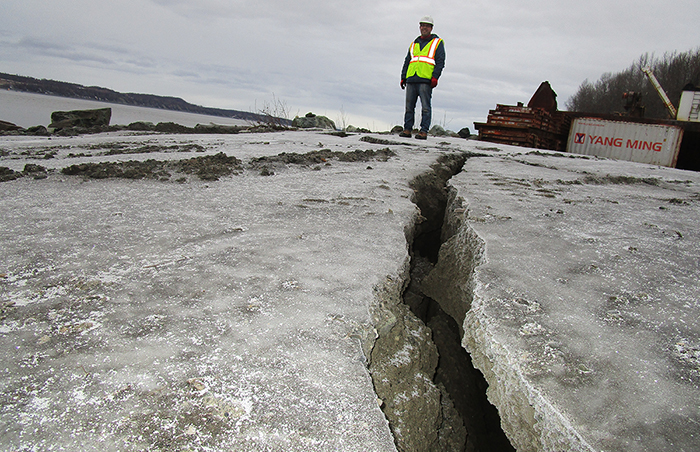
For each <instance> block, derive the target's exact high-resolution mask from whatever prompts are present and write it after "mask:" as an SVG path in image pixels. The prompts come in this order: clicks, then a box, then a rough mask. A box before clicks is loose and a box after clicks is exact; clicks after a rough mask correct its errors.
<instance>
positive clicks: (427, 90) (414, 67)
mask: <svg viewBox="0 0 700 452" xmlns="http://www.w3.org/2000/svg"><path fill="white" fill-rule="evenodd" d="M444 67H445V43H444V42H443V40H442V39H440V38H439V37H438V36H437V35H434V34H433V18H432V17H430V16H424V17H422V18H421V20H420V36H418V37H417V38H416V40H415V41H413V42H412V43H411V46H410V47H409V49H408V54H407V55H406V59H405V60H404V62H403V68H402V69H401V89H405V90H406V114H405V116H404V123H403V132H401V133H400V134H399V136H401V137H410V136H411V131H412V130H413V124H414V122H415V120H416V115H415V109H416V101H417V100H418V98H419V97H420V103H421V121H420V132H418V133H417V134H416V138H418V139H419V140H425V139H427V138H428V130H429V129H430V119H431V116H432V108H431V105H430V100H431V98H432V96H433V88H435V87H436V86H437V83H438V79H439V78H440V75H441V74H442V69H443V68H444Z"/></svg>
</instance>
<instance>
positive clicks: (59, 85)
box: [0, 72, 264, 121]
mask: <svg viewBox="0 0 700 452" xmlns="http://www.w3.org/2000/svg"><path fill="white" fill-rule="evenodd" d="M0 89H4V90H7V91H15V92H25V93H34V94H44V95H51V96H58V97H65V98H70V99H82V100H91V101H99V102H108V103H113V104H122V105H128V106H134V107H146V108H156V109H161V110H168V111H176V112H183V113H195V114H200V115H208V116H218V117H223V118H234V119H242V120H246V121H260V120H262V119H264V115H261V114H257V113H251V112H246V111H240V110H226V109H221V108H213V107H203V106H200V105H195V104H191V103H189V102H187V101H185V100H184V99H181V98H179V97H169V96H158V95H155V94H139V93H120V92H118V91H114V90H111V89H109V88H103V87H99V86H83V85H79V84H76V83H68V82H61V81H56V80H47V79H36V78H33V77H25V76H21V75H12V74H6V73H1V72H0Z"/></svg>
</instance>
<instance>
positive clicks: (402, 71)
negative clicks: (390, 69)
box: [401, 47, 411, 80]
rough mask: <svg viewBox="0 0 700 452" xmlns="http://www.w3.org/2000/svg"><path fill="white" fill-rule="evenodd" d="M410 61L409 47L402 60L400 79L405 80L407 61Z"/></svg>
mask: <svg viewBox="0 0 700 452" xmlns="http://www.w3.org/2000/svg"><path fill="white" fill-rule="evenodd" d="M410 62H411V49H410V47H409V49H408V52H406V58H404V60H403V68H401V80H406V73H407V72H408V63H410Z"/></svg>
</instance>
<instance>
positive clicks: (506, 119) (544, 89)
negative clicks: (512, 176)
mask: <svg viewBox="0 0 700 452" xmlns="http://www.w3.org/2000/svg"><path fill="white" fill-rule="evenodd" d="M556 96H557V94H556V93H555V92H554V91H553V90H552V88H551V86H550V85H549V82H546V81H545V82H542V84H541V85H540V87H539V88H538V89H537V91H536V92H535V94H534V95H533V96H532V98H531V99H530V102H529V103H528V105H527V107H526V106H524V105H523V104H522V103H518V105H501V104H498V105H496V109H495V110H490V111H489V115H488V118H487V120H486V122H485V123H481V122H477V123H474V126H475V127H476V129H477V130H478V131H479V139H480V140H483V141H490V142H493V143H500V144H510V145H514V146H524V147H531V148H537V149H551V150H555V151H563V150H565V149H566V141H567V139H568V134H569V128H570V126H571V118H570V117H569V116H568V115H567V114H566V113H565V112H560V111H558V110H557V101H556Z"/></svg>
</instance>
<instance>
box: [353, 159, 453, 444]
mask: <svg viewBox="0 0 700 452" xmlns="http://www.w3.org/2000/svg"><path fill="white" fill-rule="evenodd" d="M465 160H466V155H465V154H463V153H459V154H442V155H441V156H440V157H439V158H438V160H437V161H436V163H435V164H433V165H431V169H430V170H428V171H426V172H424V173H422V174H420V175H418V176H417V177H416V178H415V179H413V180H412V181H411V182H410V183H409V185H410V186H411V188H413V190H414V195H415V196H414V199H412V201H413V202H414V203H415V204H416V209H415V212H414V213H413V215H412V216H411V217H410V219H409V221H408V223H407V224H406V225H405V226H404V235H405V237H406V255H405V259H404V261H403V263H402V264H401V265H400V266H399V268H397V270H396V272H395V273H393V274H389V275H387V276H386V277H385V279H384V281H382V282H381V283H380V284H377V285H376V286H375V288H374V291H375V297H374V305H372V306H371V307H370V318H371V322H372V327H371V328H370V329H369V331H365V332H364V333H363V338H362V348H363V352H364V355H365V357H366V358H367V362H366V364H367V369H368V371H369V374H370V376H371V378H372V382H373V385H374V389H375V393H376V395H377V399H378V403H379V404H380V407H381V409H382V412H383V413H384V415H385V418H386V419H387V422H388V424H389V428H390V430H391V433H392V435H393V436H394V442H395V445H396V447H397V449H398V450H399V451H430V450H452V449H454V448H455V447H457V448H458V449H459V448H463V447H464V444H465V441H466V438H467V432H466V430H465V428H464V421H463V420H462V418H461V416H460V414H459V413H458V412H457V410H456V409H455V407H454V403H453V401H452V400H451V398H450V395H449V393H448V392H447V390H446V389H445V388H444V386H442V385H441V384H435V382H434V381H433V380H434V378H435V373H436V369H437V365H438V351H437V347H436V345H435V344H434V342H433V341H432V332H431V329H430V328H429V327H428V326H427V325H425V323H423V321H422V320H420V319H419V318H418V317H416V315H415V314H414V313H413V312H411V309H410V308H409V306H408V305H406V304H405V303H404V301H403V296H404V292H405V291H406V289H407V287H408V285H409V283H410V280H411V273H410V272H411V260H412V256H411V255H412V250H411V245H410V244H412V243H413V242H414V239H415V237H416V236H417V235H418V234H419V233H420V231H421V226H422V225H424V224H426V222H428V223H429V221H428V219H427V218H426V217H425V216H423V213H424V212H421V209H420V208H419V207H418V203H417V202H416V199H415V198H418V197H419V195H420V194H421V193H420V192H422V191H427V192H428V193H430V192H432V193H434V191H435V190H443V189H444V188H445V184H446V182H447V180H449V178H450V177H451V176H452V175H454V174H456V173H457V172H458V171H459V170H461V168H462V166H463V164H464V161H465ZM431 208H432V206H431ZM426 215H429V214H428V213H426ZM429 216H430V215H429ZM455 445H457V446H455Z"/></svg>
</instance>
